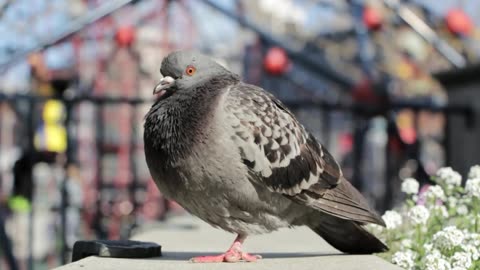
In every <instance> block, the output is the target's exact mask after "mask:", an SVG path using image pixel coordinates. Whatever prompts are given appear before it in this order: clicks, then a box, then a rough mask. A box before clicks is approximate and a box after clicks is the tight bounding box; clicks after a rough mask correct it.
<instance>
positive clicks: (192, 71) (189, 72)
mask: <svg viewBox="0 0 480 270" xmlns="http://www.w3.org/2000/svg"><path fill="white" fill-rule="evenodd" d="M195 71H197V69H196V68H195V67H194V66H188V67H187V68H186V69H185V73H187V75H188V76H192V75H193V74H195Z"/></svg>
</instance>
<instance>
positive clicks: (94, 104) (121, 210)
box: [0, 95, 472, 269]
mask: <svg viewBox="0 0 480 270" xmlns="http://www.w3.org/2000/svg"><path fill="white" fill-rule="evenodd" d="M47 100H48V99H47V98H44V97H34V96H28V95H0V106H2V105H3V106H8V107H9V108H10V109H11V110H12V111H16V112H17V113H16V114H17V117H18V118H17V119H18V120H17V124H18V125H19V128H18V129H16V130H11V132H12V133H14V136H15V137H18V138H17V142H16V143H17V144H18V146H19V147H20V148H22V149H23V153H24V156H26V157H28V160H29V162H30V163H31V164H30V165H33V163H35V162H37V161H38V160H41V159H36V158H35V156H38V155H39V154H41V153H40V152H39V151H38V150H35V142H34V140H35V132H36V131H35V128H36V126H37V124H38V123H36V120H35V119H36V118H38V115H36V110H35V108H36V107H37V106H38V105H40V104H43V103H45V102H46V101H47ZM58 101H60V102H61V103H62V104H64V108H65V119H64V120H63V123H64V126H65V128H66V150H65V153H64V154H56V155H57V156H58V155H59V156H61V157H64V158H63V159H62V158H60V159H59V158H57V159H55V160H56V161H54V162H53V163H54V164H55V165H54V166H57V167H58V168H63V169H61V171H62V170H63V171H64V173H63V175H62V179H61V181H60V182H59V183H60V184H59V190H60V193H59V195H60V203H59V205H57V207H54V209H52V211H54V213H55V215H56V216H58V217H59V227H58V228H59V230H58V234H57V237H58V238H59V239H58V240H59V241H58V242H59V246H58V247H57V253H58V254H61V255H60V258H61V259H60V262H61V263H62V264H64V263H66V262H67V261H68V260H69V258H68V254H69V249H70V248H71V247H70V244H69V243H68V241H67V231H68V226H69V224H68V221H67V215H68V213H67V212H68V209H69V207H71V202H70V198H71V197H72V194H69V188H68V185H69V177H68V174H67V173H65V172H66V171H67V170H68V169H69V168H70V166H71V165H72V164H77V165H78V166H79V168H80V170H81V172H82V173H84V174H85V175H88V176H89V178H92V179H85V180H86V181H87V183H82V185H89V187H88V188H85V187H84V191H86V195H87V196H86V199H85V200H89V201H86V202H84V203H83V205H82V206H81V207H79V208H80V213H81V215H82V218H81V219H80V220H82V221H83V222H84V223H87V224H85V226H86V227H87V228H88V229H89V230H90V232H91V235H90V236H85V237H95V238H127V237H128V236H129V234H130V232H131V231H132V229H133V228H135V227H136V226H137V225H138V224H139V223H142V222H143V221H144V220H146V219H147V218H145V217H144V216H143V214H142V211H145V209H146V208H148V207H147V206H146V205H147V204H148V205H150V206H155V205H160V207H159V208H158V209H157V211H156V214H155V215H153V218H154V219H162V218H164V217H165V213H167V212H168V210H169V209H168V203H167V202H166V201H165V200H164V199H162V197H161V196H159V195H158V196H156V195H153V196H151V198H152V199H150V200H149V201H148V199H146V197H148V196H149V191H148V190H149V189H152V188H155V187H154V186H152V185H151V183H152V181H149V175H148V170H147V171H146V169H145V168H146V167H145V162H144V159H143V139H142V136H141V134H142V126H143V115H144V114H145V113H146V111H147V110H148V108H149V106H150V104H152V102H153V100H151V99H140V98H121V97H92V96H85V97H73V98H60V99H58ZM286 105H287V106H288V107H290V108H291V109H292V110H293V111H294V112H295V113H301V111H302V110H313V111H316V112H318V114H313V116H311V117H309V118H308V120H307V123H305V124H306V126H307V127H309V125H311V124H312V123H313V124H314V122H315V121H318V122H320V123H321V129H319V130H317V131H318V132H316V135H317V137H319V139H320V141H322V142H323V144H325V145H327V147H332V146H334V145H335V143H336V142H333V140H332V139H335V136H336V135H337V133H335V129H336V128H335V127H334V126H335V125H336V124H338V119H350V120H349V123H350V125H349V127H348V128H350V129H351V130H350V133H351V134H353V143H352V148H351V151H350V153H348V154H347V155H346V156H345V159H348V160H349V162H342V163H344V170H345V171H346V172H349V173H346V174H347V175H348V176H349V177H350V178H351V179H350V180H351V181H352V182H353V183H354V185H355V186H357V187H358V188H359V189H360V190H362V191H363V192H368V191H369V190H368V189H370V188H371V187H372V185H371V183H370V181H371V179H365V178H364V177H363V176H362V166H364V165H365V160H364V158H365V157H364V155H363V153H364V152H365V148H366V146H365V143H364V142H365V136H366V131H367V129H368V123H369V121H371V119H373V118H374V117H382V118H384V119H385V120H386V122H387V123H388V126H387V128H386V129H385V132H386V136H387V137H386V138H387V143H386V144H385V147H384V148H383V152H382V153H381V154H380V156H379V155H378V153H377V154H376V157H375V158H376V159H381V160H383V161H384V164H385V166H384V167H383V171H381V172H377V173H378V175H381V176H382V177H381V179H382V180H381V181H382V182H383V184H382V186H383V187H384V191H383V192H382V196H380V197H377V198H373V199H372V200H373V202H374V204H375V205H376V206H377V209H379V210H380V211H382V210H385V209H387V208H389V207H391V206H392V204H393V203H394V197H395V196H394V195H395V194H397V193H398V192H396V190H395V188H396V187H398V185H399V182H398V181H397V180H396V178H398V170H399V169H400V168H401V167H402V166H403V165H402V164H400V161H401V160H402V161H405V160H408V159H417V160H418V151H417V150H418V149H416V148H415V147H414V146H408V147H407V148H406V149H407V150H405V151H403V152H402V153H401V155H403V157H400V158H399V157H397V156H396V157H393V154H392V151H393V150H392V147H393V146H392V143H391V142H392V140H394V139H395V138H396V137H398V134H397V133H398V131H397V130H396V129H395V125H394V123H393V122H392V121H391V119H392V117H391V115H392V114H393V113H395V112H397V111H398V110H402V109H411V110H412V111H413V112H414V113H417V112H419V111H433V112H439V113H441V114H443V115H446V116H448V115H460V116H462V117H464V118H465V120H466V121H468V119H470V118H471V117H472V109H471V108H470V107H468V106H434V105H427V104H413V103H402V102H390V103H388V102H387V103H383V104H376V105H372V104H331V103H327V102H322V101H312V100H310V101H299V102H288V103H287V104H286ZM85 106H86V108H87V109H85ZM82 107H83V109H82ZM108 111H109V112H110V113H106V112H108ZM123 111H128V113H125V114H124V113H122V112H123ZM86 115H88V116H86ZM112 121H113V122H114V121H119V123H120V124H119V128H118V129H113V130H112V129H110V128H109V123H110V122H112ZM342 121H343V120H342ZM308 122H310V123H308ZM313 126H314V125H313ZM446 126H448V124H447V125H446ZM0 128H1V125H0ZM84 132H87V133H90V134H93V137H92V138H91V140H89V141H88V143H85V142H82V140H84V139H83V136H85V135H84V134H83V133H84ZM17 133H19V134H17ZM116 133H118V134H116ZM314 133H315V132H314ZM0 134H2V133H0ZM445 134H447V133H445ZM117 135H118V136H117ZM119 136H120V137H119ZM122 136H123V137H122ZM20 138H24V140H21V139H20ZM0 139H1V138H0ZM443 140H444V141H445V140H447V138H444V139H443ZM0 142H1V140H0ZM1 147H2V145H1V144H0V151H1ZM409 147H410V148H409ZM444 147H445V151H446V157H447V160H448V156H449V149H448V147H446V144H444ZM408 149H410V150H408ZM411 149H413V150H411ZM82 151H83V152H88V153H89V154H91V156H92V157H94V158H93V160H90V156H87V157H85V156H84V157H82ZM108 155H110V156H111V155H113V156H121V157H123V158H124V159H122V160H120V161H118V162H117V166H110V165H108V162H106V161H105V158H106V157H107V156H108ZM125 157H126V158H127V159H126V160H125ZM345 159H344V160H345ZM82 163H84V164H82ZM27 168H28V169H27V172H25V173H26V174H27V175H28V177H29V178H30V179H31V178H32V171H31V169H32V166H27ZM112 173H117V174H115V175H114V176H113V177H112V175H111V174H112ZM145 173H146V175H145ZM125 174H126V175H125ZM111 178H113V179H114V180H111ZM1 183H2V182H1V179H0V187H1V186H2V185H1ZM92 193H94V194H92ZM43 195H45V196H49V194H43ZM150 195H151V194H150ZM31 209H32V210H31V211H30V213H29V217H30V219H29V222H30V225H31V226H30V228H29V236H28V239H29V251H28V252H29V257H28V265H29V267H30V269H32V268H33V255H32V252H33V251H32V246H33V244H32V241H33V239H34V236H33V228H31V227H32V226H33V225H32V224H33V218H34V216H35V215H34V214H33V211H34V210H33V209H34V207H32V208H31ZM1 218H2V217H1V215H0V219H1ZM2 225H3V222H0V226H2ZM0 229H1V228H0ZM82 237H83V236H82ZM13 244H14V245H15V243H13ZM8 248H10V249H11V247H4V249H8Z"/></svg>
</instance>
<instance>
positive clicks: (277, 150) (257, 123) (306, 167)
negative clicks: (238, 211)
mask: <svg viewBox="0 0 480 270" xmlns="http://www.w3.org/2000/svg"><path fill="white" fill-rule="evenodd" d="M225 105H226V106H225V109H226V111H227V112H228V113H227V115H228V117H229V119H228V122H229V123H230V124H231V125H232V127H233V130H234V132H235V133H234V134H232V140H233V141H234V142H235V144H236V145H237V146H238V149H239V151H240V154H241V157H242V159H243V162H244V163H245V164H246V165H247V166H248V168H249V169H250V172H251V177H250V178H251V180H252V181H255V182H257V183H260V184H264V185H266V186H267V187H268V188H269V189H270V190H271V191H273V192H278V193H281V194H284V195H285V196H287V197H289V198H291V199H292V200H294V201H296V202H298V203H301V204H304V205H307V206H309V207H312V208H315V209H318V210H320V211H323V212H325V213H328V214H331V215H333V216H337V217H340V218H343V219H348V220H354V221H358V222H362V223H377V224H381V225H383V224H384V223H383V220H382V219H381V218H380V217H379V216H378V215H377V214H376V213H375V212H374V211H372V210H371V209H370V208H369V206H368V204H367V202H366V201H365V199H364V198H363V196H362V195H361V194H360V193H359V192H358V191H357V190H356V189H355V188H353V186H352V185H351V184H350V183H349V182H348V181H347V180H346V179H345V178H344V177H343V176H342V171H341V169H340V167H339V165H338V164H337V162H336V161H335V159H334V158H333V157H332V156H331V155H330V153H329V152H328V151H327V150H326V149H325V148H324V147H323V146H322V145H321V144H319V143H318V142H317V141H316V140H315V138H314V137H313V136H312V135H311V134H310V133H308V132H307V131H306V130H305V128H304V127H303V126H302V125H301V124H300V123H299V122H298V121H297V120H296V119H295V117H294V116H293V114H292V113H291V112H290V111H289V110H288V109H286V108H285V106H284V105H283V104H282V103H281V102H280V101H279V100H277V99H276V98H275V97H273V96H272V95H271V94H269V93H267V92H265V91H264V90H262V89H261V88H258V87H256V86H253V85H248V84H243V83H240V84H237V85H235V86H232V87H231V89H230V91H229V93H228V96H227V98H226V104H225Z"/></svg>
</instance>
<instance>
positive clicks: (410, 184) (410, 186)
mask: <svg viewBox="0 0 480 270" xmlns="http://www.w3.org/2000/svg"><path fill="white" fill-rule="evenodd" d="M419 188H420V184H419V183H418V181H417V180H415V179H413V178H406V179H405V180H403V182H402V187H401V189H402V192H404V193H406V194H417V193H418V189H419Z"/></svg>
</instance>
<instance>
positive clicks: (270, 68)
mask: <svg viewBox="0 0 480 270" xmlns="http://www.w3.org/2000/svg"><path fill="white" fill-rule="evenodd" d="M263 66H264V68H265V70H266V71H267V72H268V73H270V74H272V75H281V74H283V73H285V72H286V71H287V70H288V68H289V67H290V60H289V59H288V55H287V53H286V52H285V50H284V49H282V48H279V47H273V48H270V49H268V51H267V54H266V55H265V58H264V60H263Z"/></svg>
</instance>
